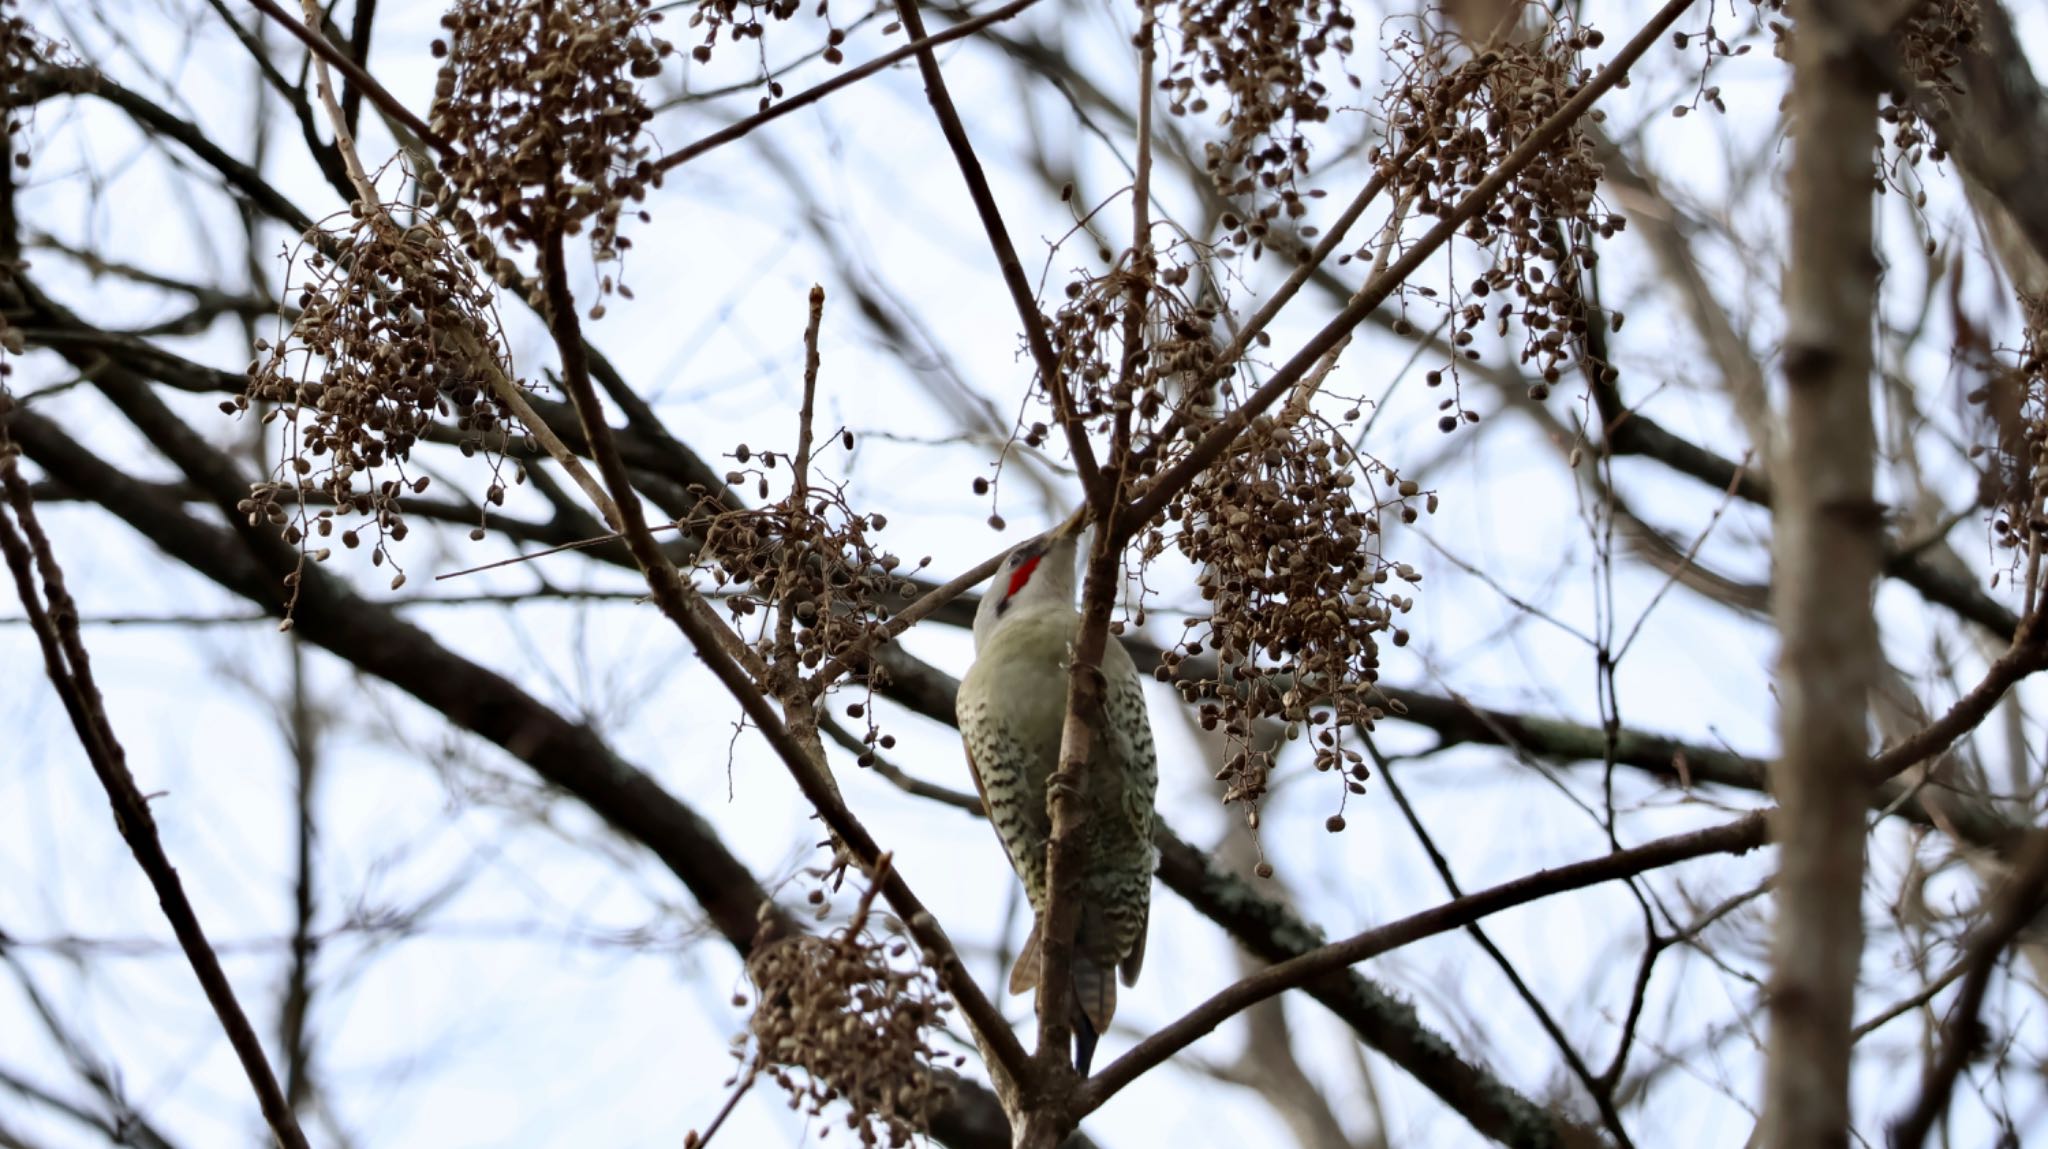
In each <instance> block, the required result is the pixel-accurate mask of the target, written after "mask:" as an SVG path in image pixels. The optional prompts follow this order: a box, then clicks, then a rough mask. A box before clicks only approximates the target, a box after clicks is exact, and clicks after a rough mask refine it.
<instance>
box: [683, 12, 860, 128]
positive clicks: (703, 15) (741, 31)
mask: <svg viewBox="0 0 2048 1149" xmlns="http://www.w3.org/2000/svg"><path fill="white" fill-rule="evenodd" d="M830 5H831V0H818V7H817V15H818V16H819V17H820V18H822V19H824V20H826V21H827V22H828V24H829V22H830V20H831V7H830ZM802 11H803V5H802V4H801V3H799V0H697V10H696V11H695V12H692V13H691V14H690V27H691V28H702V29H704V38H703V39H702V40H700V41H699V42H698V43H697V46H696V47H694V48H692V49H690V58H691V59H693V60H695V61H697V62H698V63H700V64H701V63H707V62H709V61H710V59H711V53H712V50H713V49H714V48H716V47H717V46H718V34H719V33H720V32H724V33H726V39H728V40H731V41H732V42H734V43H736V44H738V43H745V42H746V41H748V40H752V41H754V42H755V45H756V47H757V48H758V46H759V44H760V42H761V39H762V37H764V36H766V35H767V34H768V24H769V23H771V22H772V23H777V24H780V23H784V22H786V21H789V20H793V19H795V18H796V16H797V14H798V13H800V12H802ZM889 27H890V30H891V31H894V30H895V29H896V27H897V25H895V24H891V25H890V26H889ZM845 42H846V31H845V29H843V28H828V29H827V31H826V39H825V51H824V57H825V62H826V63H828V64H838V63H843V62H844V61H845V59H846V54H845V52H844V51H843V50H842V49H841V48H840V45H842V44H844V43H845ZM781 94H782V85H781V84H780V83H779V82H777V81H775V80H772V79H771V80H770V81H769V82H768V92H767V94H766V95H764V96H762V97H761V107H762V108H764V109H765V108H766V107H767V106H768V104H769V102H770V101H771V100H772V99H773V98H774V97H776V96H780V95H781Z"/></svg>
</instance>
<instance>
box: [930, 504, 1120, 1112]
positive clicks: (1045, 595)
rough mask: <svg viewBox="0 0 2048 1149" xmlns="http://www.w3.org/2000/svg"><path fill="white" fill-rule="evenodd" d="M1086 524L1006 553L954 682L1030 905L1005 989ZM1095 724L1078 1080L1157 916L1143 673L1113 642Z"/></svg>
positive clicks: (1044, 820)
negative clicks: (1024, 901)
mask: <svg viewBox="0 0 2048 1149" xmlns="http://www.w3.org/2000/svg"><path fill="white" fill-rule="evenodd" d="M1080 521H1081V516H1079V515H1076V516H1074V517H1073V518H1072V519H1070V520H1068V521H1067V523H1066V524H1065V525H1063V526H1061V527H1059V528H1057V529H1055V530H1053V531H1051V532H1048V533H1047V534H1044V535H1040V536H1039V537H1037V538H1035V539H1032V540H1031V541H1029V542H1026V543H1024V544H1023V545H1021V546H1019V547H1017V549H1015V550H1013V551H1011V552H1010V553H1009V554H1008V555H1006V556H1004V558H1003V562H1002V565H1001V566H999V567H997V568H996V575H995V580H994V583H993V584H992V585H991V586H990V588H989V592H988V593H987V594H986V595H985V596H984V597H983V598H982V600H981V606H980V609H978V610H977V611H976V612H975V615H974V653H975V658H974V665H973V667H972V668H970V669H969V670H968V672H967V677H966V678H964V679H962V680H961V682H960V694H959V699H958V710H959V716H960V733H961V735H962V737H963V738H964V740H965V741H966V743H967V765H968V769H969V770H970V771H971V772H972V773H973V775H974V785H975V788H976V789H977V790H979V791H980V792H981V802H982V807H983V808H984V809H985V810H986V811H987V812H988V818H989V823H990V824H991V825H993V826H994V827H995V829H996V834H997V836H999V837H1000V838H1001V839H1002V842H1003V849H1004V851H1005V852H1006V853H1008V854H1009V857H1010V868H1011V869H1013V870H1015V871H1017V876H1018V877H1020V878H1022V879H1023V880H1024V892H1025V894H1026V895H1027V896H1028V897H1029V898H1030V900H1031V909H1032V911H1033V922H1032V926H1031V935H1030V937H1028V938H1026V939H1025V942H1024V949H1023V951H1022V952H1021V953H1020V954H1019V955H1018V958H1017V964H1016V968H1014V969H1013V970H1011V972H1010V992H1011V993H1022V992H1023V991H1025V990H1027V989H1036V988H1037V986H1038V981H1039V972H1038V966H1039V931H1040V925H1041V924H1042V923H1043V922H1044V919H1045V905H1046V895H1047V885H1046V844H1047V842H1048V841H1049V840H1050V839H1051V837H1052V817H1051V814H1050V813H1049V812H1048V810H1047V808H1046V785H1047V782H1048V781H1049V780H1050V779H1051V777H1052V775H1053V772H1054V771H1055V770H1057V769H1058V768H1059V757H1060V732H1061V729H1062V727H1063V726H1064V725H1065V723H1066V715H1067V666H1068V660H1069V659H1070V658H1071V656H1072V651H1073V647H1074V644H1075V642H1076V641H1077V640H1078V639H1079V637H1080V631H1081V613H1080V611H1078V610H1076V609H1075V607H1074V573H1075V572H1074V568H1075V549H1076V536H1077V535H1078V534H1079V533H1080ZM1102 675H1103V680H1104V685H1105V689H1104V691H1103V713H1102V720H1101V729H1099V730H1097V731H1095V740H1094V742H1093V744H1092V745H1091V746H1090V748H1089V752H1088V766H1087V769H1086V771H1085V772H1084V775H1085V776H1084V780H1083V793H1084V797H1085V800H1086V803H1087V806H1086V809H1087V820H1086V822H1085V823H1084V824H1083V825H1084V830H1085V837H1086V841H1087V848H1088V864H1087V869H1086V871H1085V872H1084V873H1083V874H1082V877H1081V886H1080V899H1081V918H1080V926H1079V929H1078V931H1077V932H1076V934H1075V937H1074V950H1073V961H1072V962H1071V967H1070V968H1071V969H1072V972H1073V1001H1074V1012H1073V1015H1072V1017H1071V1018H1070V1019H1069V1024H1070V1025H1071V1026H1072V1029H1073V1034H1074V1065H1075V1068H1077V1069H1079V1070H1080V1072H1081V1074H1082V1076H1084V1077H1085V1076H1087V1074H1088V1066H1089V1063H1090V1061H1091V1060H1092V1059H1093V1058H1094V1055H1095V1043H1096V1040H1097V1039H1098V1038H1099V1037H1100V1036H1101V1035H1102V1034H1103V1033H1104V1032H1105V1031H1107V1030H1108V1028H1109V1020H1110V1018H1111V1017H1112V1016H1113V1015H1114V1014H1115V1013H1116V979H1115V978H1114V977H1112V976H1111V973H1110V971H1111V970H1112V969H1114V970H1117V971H1118V972H1120V973H1121V975H1122V978H1123V983H1124V984H1125V985H1132V984H1135V983H1136V982H1137V980H1138V970H1139V968H1140V967H1141V966H1142V965H1143V964H1144V961H1145V927H1146V922H1147V919H1148V917H1149V915H1150V912H1151V903H1152V871H1153V870H1154V869H1156V868H1157V866H1158V851H1157V850H1155V849H1154V848H1153V845H1152V800H1153V795H1154V793H1155V792H1156V791H1157V790H1158V788H1159V769H1158V765H1157V762H1156V759H1155V757H1154V753H1153V747H1152V724H1151V721H1150V719H1149V718H1148V716H1147V714H1146V711H1145V694H1144V691H1143V690H1142V689H1141V688H1140V687H1139V685H1138V669H1137V667H1136V666H1134V665H1133V664H1132V663H1131V656H1130V653H1129V652H1128V651H1126V650H1125V649H1124V648H1123V644H1122V643H1119V642H1118V641H1117V640H1116V639H1115V638H1114V637H1111V638H1110V639H1109V642H1108V644H1107V645H1106V646H1105V647H1104V648H1103V651H1102Z"/></svg>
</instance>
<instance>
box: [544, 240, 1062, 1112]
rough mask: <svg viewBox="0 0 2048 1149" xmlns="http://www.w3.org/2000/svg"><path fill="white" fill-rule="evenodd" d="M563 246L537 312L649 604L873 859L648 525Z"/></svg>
mask: <svg viewBox="0 0 2048 1149" xmlns="http://www.w3.org/2000/svg"><path fill="white" fill-rule="evenodd" d="M563 246H564V245H563V238H562V232H561V228H560V227H559V226H556V227H554V228H552V229H551V230H550V231H549V233H548V234H547V235H546V236H545V237H543V245H542V254H541V262H542V272H543V277H544V284H545V290H546V300H547V306H546V307H545V309H544V314H545V316H546V318H547V320H548V324H549V327H550V330H551V332H552V334H553V335H554V339H555V346H556V349H557V351H558V353H559V354H560V355H561V359H562V383H563V386H564V387H565V388H566V389H567V390H568V392H569V396H570V398H571V399H572V400H573V401H574V403H575V406H576V411H577V415H578V417H579V418H580V419H581V420H582V423H583V431H584V437H585V440H586V441H587V442H588V444H589V446H590V455H591V458H592V459H593V460H595V461H596V463H597V467H598V472H599V473H600V474H601V475H603V476H604V481H605V484H606V485H607V486H608V487H610V488H611V490H612V491H613V492H614V494H615V495H616V496H617V501H618V507H619V511H620V512H621V516H622V518H623V519H624V523H623V527H622V533H623V534H624V535H625V541H626V545H627V547H628V548H629V549H631V550H632V552H633V558H634V561H635V562H636V563H638V564H639V566H640V569H641V573H642V574H643V575H644V576H645V577H646V579H647V585H648V589H649V590H651V591H652V592H653V596H654V601H655V604H656V605H657V606H659V607H660V608H661V611H662V613H663V614H665V615H667V616H668V618H669V620H670V621H671V622H673V623H675V625H676V627H677V629H679V630H681V631H682V632H683V635H684V637H686V638H688V639H689V640H690V644H691V645H692V646H694V647H695V648H696V650H697V655H698V657H700V658H702V659H703V660H704V664H705V665H706V666H707V667H709V668H710V670H711V672H712V674H713V675H714V676H716V677H717V678H718V680H719V682H720V683H721V684H723V685H724V686H725V688H726V689H727V690H728V691H730V692H731V693H732V695H733V697H734V698H735V699H737V700H738V702H739V703H740V707H741V709H743V710H744V711H745V712H746V714H747V717H748V719H749V720H751V721H752V722H753V723H754V725H755V726H757V727H759V728H760V731H761V734H762V736H763V737H764V738H765V739H766V740H767V742H768V745H769V747H770V748H771V749H772V750H774V751H775V754H776V756H777V757H778V758H780V759H782V762H783V764H784V765H785V766H786V767H787V768H788V769H789V772H790V774H791V776H792V777H794V778H795V779H796V783H797V787H798V788H799V789H800V790H802V791H803V795H804V797H805V798H806V799H807V800H809V802H810V803H811V806H812V807H813V808H814V809H816V810H817V811H818V816H819V817H820V818H821V819H822V820H823V821H824V822H825V824H826V826H827V827H829V828H830V829H831V830H832V833H833V834H834V835H835V836H836V837H837V838H838V839H839V841H840V842H841V843H843V844H844V845H845V846H846V848H847V849H848V850H849V851H850V852H851V853H852V854H853V855H854V857H855V858H857V859H859V860H860V862H861V863H862V865H864V866H868V867H872V866H873V865H874V864H875V860H876V859H877V858H879V857H880V856H881V854H882V850H881V848H880V846H878V845H877V844H876V842H875V840H874V838H873V837H872V836H871V835H870V834H869V833H868V831H867V828H866V827H865V826H863V825H861V823H860V821H859V819H857V818H855V817H854V815H853V812H852V811H851V810H850V809H848V808H847V806H846V803H845V801H844V800H843V799H841V798H840V796H839V793H838V788H837V787H836V786H834V785H833V784H832V781H831V778H830V776H829V774H827V773H826V771H825V768H824V766H823V764H822V763H820V762H817V761H814V760H813V759H812V757H811V755H810V753H808V752H807V751H806V750H805V748H804V746H803V745H802V744H801V743H799V742H798V741H797V740H796V739H795V738H794V737H793V736H792V735H791V733H790V731H789V728H788V726H787V725H786V724H785V723H784V722H783V719H782V716H781V715H780V714H778V713H776V710H775V706H774V704H773V703H771V702H770V701H769V700H768V698H767V696H766V695H765V694H763V693H762V691H761V687H760V683H762V682H765V681H768V680H769V674H768V670H767V668H766V667H765V666H764V665H762V663H761V659H760V656H759V655H758V654H757V653H755V652H754V650H753V648H752V647H750V646H748V645H747V644H746V643H744V642H742V641H741V640H740V638H739V636H738V635H736V634H733V633H732V631H731V630H730V628H728V627H726V626H724V625H722V624H721V623H720V622H719V621H718V619H717V618H716V617H715V616H713V615H712V614H711V612H710V610H709V609H708V607H706V606H705V604H704V600H703V597H702V596H701V595H699V594H698V593H697V592H696V589H695V588H694V587H692V586H690V584H689V583H687V582H686V581H684V580H683V579H682V577H681V576H680V575H679V574H678V573H677V571H676V568H675V566H674V564H672V563H670V562H669V560H668V556H667V555H666V554H665V553H663V552H662V550H661V548H660V547H659V546H657V545H656V544H655V542H654V537H653V535H652V534H651V533H649V531H648V528H647V520H646V514H645V512H644V511H643V510H642V509H641V506H640V501H639V496H638V494H637V493H636V492H635V491H634V490H633V486H632V480H631V477H630V476H629V475H628V474H627V471H626V464H625V461H624V460H623V459H622V458H621V457H620V456H619V450H618V444H617V443H616V442H615V441H614V439H613V437H612V432H611V427H610V426H609V425H608V424H607V423H606V422H605V418H604V407H603V404H602V403H601V401H600V400H599V399H598V397H597V392H596V390H595V388H594V387H593V386H592V384H591V379H590V365H589V360H588V358H587V357H586V355H585V353H584V343H583V333H582V329H581V324H580V323H579V321H578V319H577V313H576V302H575V299H574V298H573V297H572V296H571V295H570V292H569V277H568V269H567V266H566V264H567V261H566V259H565V258H564V250H563ZM883 894H884V896H886V897H887V898H888V899H889V904H890V906H891V907H893V908H894V909H895V910H896V912H897V914H898V915H899V916H900V917H901V918H902V919H903V921H904V924H905V925H906V927H908V929H909V930H910V933H911V936H912V937H913V938H915V939H916V940H917V943H918V946H919V948H920V949H922V950H923V951H924V953H925V955H926V956H927V957H928V958H930V959H931V960H932V964H933V966H934V968H935V970H936V972H937V973H938V976H939V978H940V982H941V984H942V985H944V986H945V988H946V989H947V991H948V992H950V993H951V994H952V995H953V999H954V1000H955V1001H957V1002H959V1004H960V1009H961V1012H962V1013H963V1014H965V1015H966V1017H967V1020H968V1022H969V1024H971V1025H973V1026H974V1028H975V1030H976V1031H977V1032H978V1033H979V1034H980V1035H981V1037H982V1038H983V1040H984V1041H985V1042H986V1043H987V1044H988V1047H989V1048H990V1049H991V1050H992V1051H993V1053H994V1055H995V1061H996V1063H997V1064H998V1065H999V1066H1000V1067H1001V1068H1002V1070H1003V1071H1004V1072H1006V1073H1008V1074H1010V1076H1011V1077H1012V1079H1013V1080H1015V1081H1018V1082H1020V1083H1021V1082H1024V1081H1027V1080H1029V1079H1030V1078H1029V1072H1030V1066H1029V1059H1028V1056H1027V1055H1026V1053H1025V1051H1024V1047H1023V1045H1022V1043H1020V1042H1019V1041H1018V1040H1017V1035H1016V1034H1015V1033H1013V1032H1012V1031H1011V1030H1010V1027H1009V1024H1008V1023H1007V1022H1006V1021H1005V1020H1004V1019H1003V1016H1002V1013H1001V1012H1000V1011H998V1010H997V1009H996V1007H995V1005H994V1004H993V1003H992V1002H990V1001H989V999H988V996H987V995H986V994H984V993H983V992H982V990H981V987H980V986H979V985H977V984H976V983H975V981H974V979H973V977H972V975H970V974H969V973H968V972H967V967H966V964H965V963H963V962H962V961H961V960H960V955H959V951H958V950H957V949H955V948H954V946H953V944H952V941H951V939H949V938H948V937H947V936H946V933H945V931H944V930H943V929H942V928H941V927H940V926H939V923H938V919H937V918H935V917H934V916H933V915H932V914H931V913H930V912H929V911H927V910H926V909H925V908H924V904H923V903H922V902H921V901H919V900H918V898H917V896H916V895H915V894H913V893H912V892H911V890H910V887H909V885H908V884H907V883H905V882H904V881H903V879H902V877H901V876H900V875H898V874H895V873H893V872H892V873H890V874H889V875H888V876H887V879H886V880H885V881H884V882H883Z"/></svg>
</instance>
